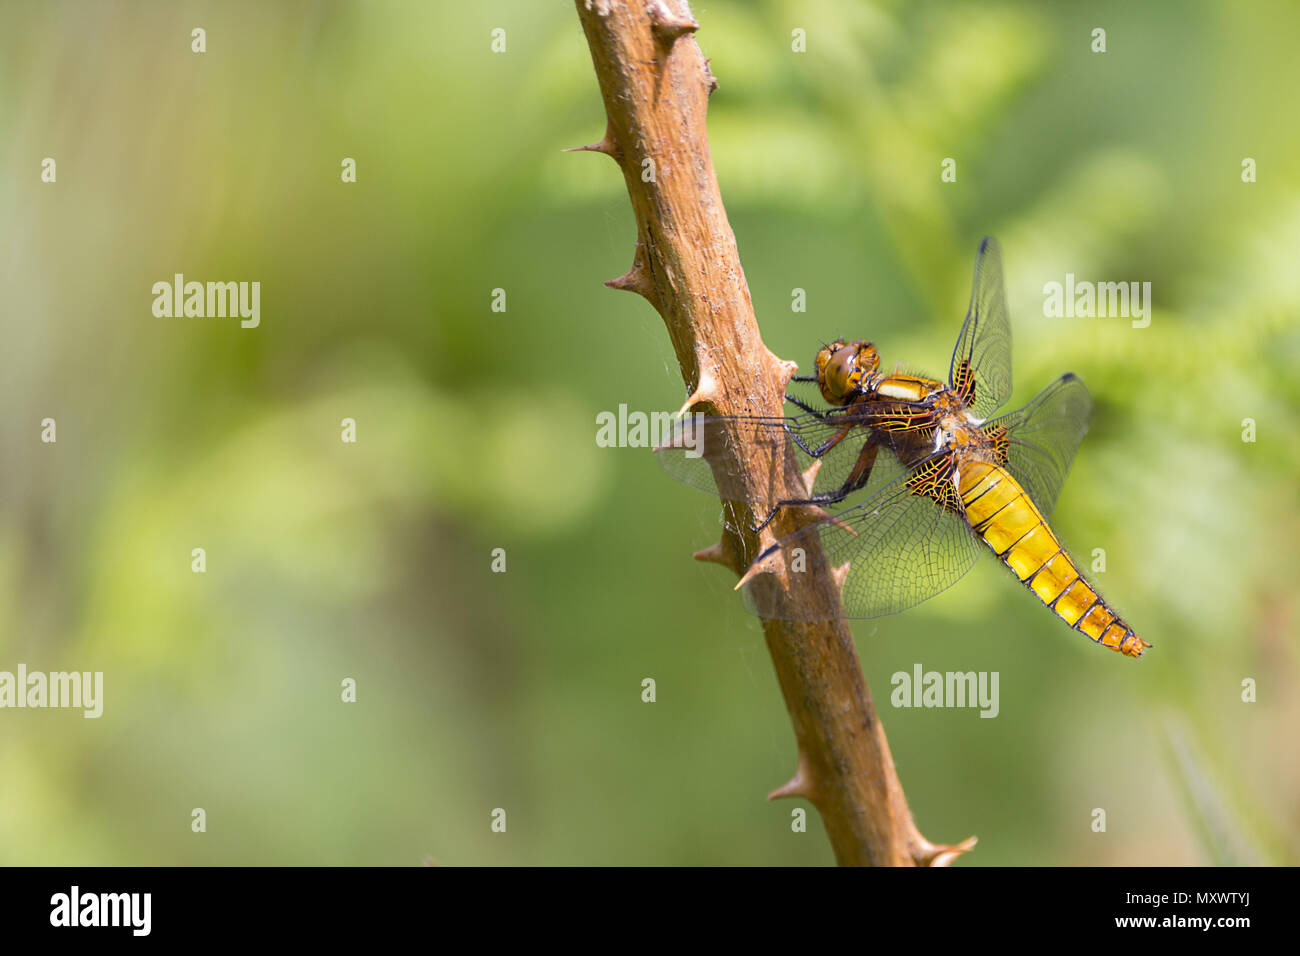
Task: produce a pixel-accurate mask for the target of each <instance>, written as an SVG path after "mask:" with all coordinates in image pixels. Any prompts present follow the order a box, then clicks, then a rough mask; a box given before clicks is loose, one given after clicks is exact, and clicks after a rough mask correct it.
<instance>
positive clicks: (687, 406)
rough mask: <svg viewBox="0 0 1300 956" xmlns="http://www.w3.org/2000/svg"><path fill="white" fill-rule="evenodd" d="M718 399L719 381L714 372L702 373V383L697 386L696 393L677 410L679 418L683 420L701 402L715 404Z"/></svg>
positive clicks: (688, 397)
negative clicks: (693, 406)
mask: <svg viewBox="0 0 1300 956" xmlns="http://www.w3.org/2000/svg"><path fill="white" fill-rule="evenodd" d="M717 399H718V380H717V379H716V378H714V376H713V373H712V372H700V382H699V384H698V385H696V386H695V391H693V392H691V394H690V395H689V396H687V398H686V401H685V402H683V403H682V407H681V408H679V409H677V417H678V418H681V417H682V416H683V415H685V414H686V413H687V412H688V411H690V410H691V406H692V405H698V404H699V403H700V402H709V403H710V404H713V403H715V402H716V401H717Z"/></svg>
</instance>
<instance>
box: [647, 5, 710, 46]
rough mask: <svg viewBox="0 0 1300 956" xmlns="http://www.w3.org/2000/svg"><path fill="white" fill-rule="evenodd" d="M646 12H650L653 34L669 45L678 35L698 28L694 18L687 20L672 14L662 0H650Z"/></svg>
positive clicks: (692, 31) (680, 35)
mask: <svg viewBox="0 0 1300 956" xmlns="http://www.w3.org/2000/svg"><path fill="white" fill-rule="evenodd" d="M648 12H649V14H650V28H651V29H652V30H653V31H654V33H655V36H656V37H658V38H659V39H661V40H664V41H666V42H667V43H668V44H669V45H670V46H671V45H672V44H673V43H675V42H676V41H677V39H678V38H679V37H682V36H685V35H686V34H688V33H694V32H695V31H696V30H698V29H699V28H700V25H699V24H698V23H696V22H695V21H694V20H688V19H686V18H685V17H679V16H677V15H676V14H674V13H673V12H672V11H671V10H669V9H668V7H667V6H665V5H664V2H663V0H651V2H650V9H649V11H648Z"/></svg>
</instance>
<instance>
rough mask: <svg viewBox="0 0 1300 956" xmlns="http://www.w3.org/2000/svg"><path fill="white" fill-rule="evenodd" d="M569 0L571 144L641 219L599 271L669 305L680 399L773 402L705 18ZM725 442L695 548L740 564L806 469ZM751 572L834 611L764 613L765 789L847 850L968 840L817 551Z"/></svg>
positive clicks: (860, 858) (663, 6)
mask: <svg viewBox="0 0 1300 956" xmlns="http://www.w3.org/2000/svg"><path fill="white" fill-rule="evenodd" d="M576 3H577V9H578V16H579V18H580V19H581V21H582V26H583V29H584V30H585V31H586V34H587V42H588V45H589V46H590V47H591V58H592V62H593V64H594V65H595V70H596V77H597V79H598V80H599V82H600V88H601V93H602V95H603V97H604V101H605V112H606V117H607V121H608V122H607V126H606V130H605V135H604V137H602V139H601V140H600V141H599V142H597V143H593V144H592V145H590V146H584V147H577V148H578V149H582V150H590V151H594V152H600V153H604V154H606V155H608V156H610V157H612V158H613V159H614V161H615V162H616V163H618V165H619V167H620V169H622V171H623V178H624V180H625V181H626V183H627V191H628V196H629V197H630V198H631V200H632V209H633V211H634V212H635V214H636V222H637V243H636V250H635V253H634V254H633V258H632V267H631V268H630V269H629V270H628V272H627V273H626V274H625V275H622V276H620V277H619V278H617V279H611V280H610V281H609V282H607V283H606V285H608V286H611V287H613V288H616V289H626V290H629V291H632V292H636V293H638V294H640V295H642V296H644V297H645V298H646V299H647V300H648V301H649V302H650V303H651V305H653V306H654V307H655V308H656V309H657V310H658V312H659V314H660V315H661V316H662V317H663V320H664V323H665V325H666V326H667V328H668V335H669V337H670V338H671V339H672V343H673V348H674V350H675V351H676V353H677V360H678V362H679V363H680V365H681V369H682V377H683V379H684V381H685V382H686V385H687V387H688V388H689V389H690V397H689V398H688V399H687V404H686V406H684V407H690V406H694V407H696V408H697V410H702V411H713V412H716V413H718V414H722V415H765V416H774V415H780V414H782V412H783V398H784V394H785V388H786V385H787V384H788V382H789V379H790V376H791V375H792V374H793V372H794V369H795V366H794V363H792V362H783V361H781V360H780V359H778V358H777V357H776V356H774V355H773V354H772V353H771V352H769V351H768V349H767V347H766V346H765V345H764V344H763V340H762V338H761V337H760V335H759V331H758V323H757V321H756V320H755V318H754V308H753V304H752V303H751V301H750V297H749V287H748V285H747V283H746V281H745V273H744V270H743V269H742V268H741V265H740V256H739V254H738V252H737V250H736V240H735V236H734V234H733V233H732V231H731V226H730V224H729V223H728V221H727V215H726V210H725V209H724V208H723V205H722V197H721V195H720V193H719V191H718V183H717V178H716V176H715V175H714V170H713V160H712V157H711V155H710V153H709V144H708V136H707V132H706V124H705V114H706V111H707V107H708V100H709V96H710V95H711V94H712V92H713V90H714V89H716V88H717V81H716V80H715V79H714V77H713V74H712V73H711V72H710V71H709V67H708V61H707V60H705V59H704V57H703V55H702V54H701V53H700V49H699V46H698V45H697V44H696V43H695V41H694V39H693V38H692V37H691V36H690V35H691V34H692V33H694V32H695V30H696V29H698V24H697V23H696V21H695V18H694V17H693V16H692V14H691V12H690V9H689V7H688V6H687V4H686V2H685V0H576ZM733 444H735V445H736V446H737V447H738V454H739V455H740V456H741V458H742V459H744V460H743V461H742V463H741V464H743V465H744V466H745V467H744V468H743V469H740V468H737V469H735V471H736V473H744V474H746V475H749V476H752V480H749V482H748V484H747V487H746V500H744V501H724V502H723V504H724V507H725V509H726V522H725V524H726V530H725V531H724V533H723V536H722V539H721V540H720V541H719V542H718V543H717V544H716V545H714V546H713V547H711V548H707V549H705V550H704V551H701V552H699V553H697V554H696V558H697V559H699V560H703V561H714V562H717V563H719V564H722V565H724V566H726V567H728V568H730V569H731V570H732V571H734V572H735V573H736V574H740V573H741V572H742V571H743V570H744V569H745V568H746V567H747V566H748V564H749V562H750V561H751V560H752V559H753V558H754V557H755V556H756V555H757V554H758V553H760V551H761V549H762V548H763V547H766V545H768V544H770V543H771V542H772V541H773V540H775V538H776V537H780V536H781V535H783V534H786V533H789V532H791V531H793V530H795V529H796V528H797V527H798V526H799V523H800V522H801V521H806V520H807V515H799V514H792V513H786V512H790V511H791V510H792V509H783V513H782V514H780V515H778V517H777V518H776V519H775V520H774V521H773V522H772V523H771V524H770V525H769V526H768V528H767V529H765V530H764V531H763V533H762V535H761V536H759V535H755V534H753V533H752V532H751V531H749V530H748V529H749V528H750V527H751V526H752V525H753V524H755V523H757V522H755V521H754V515H766V514H767V512H768V509H769V501H770V499H771V497H772V495H773V490H774V489H773V487H772V484H773V482H772V471H773V468H774V466H775V467H776V469H777V472H778V474H780V473H782V472H783V473H784V482H785V485H786V486H787V487H789V488H792V489H799V490H802V488H803V487H804V485H803V480H802V478H801V476H800V475H799V473H798V470H797V465H796V462H795V461H794V459H793V456H790V457H789V458H788V459H787V460H786V461H785V462H778V463H773V462H771V461H770V460H765V459H764V457H763V456H765V455H770V451H766V450H765V449H760V448H754V447H749V446H746V445H745V443H744V436H742V435H736V436H735V442H734V443H733ZM747 480H748V479H747ZM776 492H777V494H780V493H781V489H776ZM757 586H763V587H772V588H778V589H783V593H780V594H779V595H778V597H779V599H780V600H782V601H785V602H788V603H789V604H791V605H794V606H798V607H802V608H818V609H821V610H823V611H824V612H825V617H826V618H827V620H823V621H816V622H813V623H796V622H790V621H775V620H764V621H763V631H764V634H765V636H766V640H767V646H768V650H769V652H770V653H771V655H772V663H773V666H774V667H775V668H776V673H777V677H778V679H779V681H780V684H781V690H782V693H783V694H784V696H785V702H786V707H787V709H788V710H789V713H790V719H791V722H792V723H793V725H794V733H795V739H796V741H797V743H798V748H799V749H798V759H797V761H796V770H795V774H794V777H793V778H792V779H791V780H790V781H789V783H786V784H785V785H784V786H782V787H779V788H777V789H776V790H774V791H773V792H772V793H771V794H770V795H769V799H775V798H778V797H803V798H805V799H807V800H809V801H810V802H811V803H812V804H813V805H814V806H815V807H816V808H817V809H818V811H819V812H820V813H821V815H822V820H823V821H824V823H825V827H826V832H827V834H828V836H829V837H830V841H831V845H832V847H833V848H834V851H835V858H836V860H837V861H838V862H839V863H840V864H842V865H874V866H879V865H922V866H924V865H943V864H946V863H948V862H950V861H951V860H952V859H953V858H955V857H956V856H957V855H958V854H959V853H961V852H963V851H964V850H966V849H969V847H970V845H971V844H973V840H968V841H966V842H965V843H963V844H960V845H958V846H942V845H936V844H933V843H930V842H929V841H928V840H926V839H925V838H924V837H923V836H921V834H920V833H919V832H918V831H917V829H916V826H915V824H914V823H913V821H912V814H911V811H910V810H909V808H908V805H907V800H906V798H905V797H904V796H903V788H902V786H901V785H900V784H899V782H898V776H897V774H896V773H895V771H894V761H893V758H892V757H891V755H890V752H889V743H888V741H887V740H886V739H885V732H884V729H883V728H882V727H881V724H880V721H879V719H878V718H877V716H876V713H875V709H874V707H873V706H872V701H871V692H870V690H869V689H868V688H867V685H866V681H865V680H864V679H863V676H862V668H861V666H860V664H859V662H858V656H857V650H856V648H855V647H854V645H853V637H852V634H851V633H850V631H849V629H848V627H847V625H846V624H845V623H844V621H842V620H838V619H836V616H837V614H838V608H839V592H838V587H837V584H836V576H835V573H834V572H833V571H832V570H831V569H830V568H828V567H826V565H825V562H824V559H822V557H821V556H820V555H812V554H810V555H809V566H808V572H807V573H804V574H792V575H787V576H784V577H782V578H778V576H776V575H770V574H769V575H762V576H761V578H760V583H758V585H757ZM797 616H800V617H806V616H809V615H806V614H800V615H797Z"/></svg>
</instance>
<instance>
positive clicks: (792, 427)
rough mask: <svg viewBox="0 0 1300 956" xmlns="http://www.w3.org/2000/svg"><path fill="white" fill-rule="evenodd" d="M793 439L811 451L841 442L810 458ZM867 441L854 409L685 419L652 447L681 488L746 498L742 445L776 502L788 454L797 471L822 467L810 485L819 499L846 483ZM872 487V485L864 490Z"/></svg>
mask: <svg viewBox="0 0 1300 956" xmlns="http://www.w3.org/2000/svg"><path fill="white" fill-rule="evenodd" d="M794 436H798V438H799V440H800V441H801V442H802V443H803V444H804V445H805V446H807V447H808V448H810V449H813V450H816V449H818V448H820V447H821V446H822V445H824V444H825V443H827V442H828V441H830V440H832V439H834V438H835V437H837V436H842V438H841V440H840V441H839V442H838V443H837V444H835V445H834V446H833V447H831V448H830V449H828V450H827V451H826V452H825V453H824V454H823V455H822V456H821V457H820V458H814V457H812V456H811V455H809V454H808V453H806V452H805V451H803V450H802V449H801V448H800V447H799V445H798V444H797V443H796V442H795V441H794ZM871 439H872V433H871V430H870V429H869V428H868V427H867V426H866V425H865V424H863V423H862V421H861V416H860V414H858V413H857V412H855V411H854V410H852V409H849V410H845V411H843V412H836V413H834V417H833V418H831V419H830V420H826V419H822V418H819V417H818V416H816V415H812V414H803V415H793V416H789V417H782V418H741V417H733V416H722V415H688V416H686V417H684V418H681V419H678V420H675V421H674V422H673V428H672V434H671V435H670V436H669V437H668V438H667V439H666V440H665V441H664V442H663V444H661V445H659V446H658V447H657V448H655V455H656V457H657V458H658V459H659V464H660V465H661V466H662V467H663V469H664V471H666V472H668V474H670V475H671V476H672V477H674V478H676V479H677V480H678V481H680V482H682V483H683V484H686V485H690V486H691V487H692V488H698V489H699V490H701V491H705V492H709V493H710V494H716V495H720V496H721V497H723V498H730V499H744V498H745V497H746V491H745V489H746V484H747V476H746V473H745V471H744V469H742V468H741V467H740V462H741V461H742V459H741V457H740V456H739V455H738V454H737V450H738V447H739V445H740V444H746V445H748V446H749V447H750V448H751V449H753V450H754V451H755V453H756V461H755V466H756V473H757V474H758V475H761V476H762V478H761V479H760V480H762V481H766V482H767V483H768V490H769V492H770V493H771V497H772V498H773V499H775V498H777V497H780V494H779V492H778V489H779V478H780V476H781V474H782V473H783V471H782V470H783V468H784V462H785V455H786V454H787V453H790V454H793V455H794V456H795V460H796V462H797V463H798V466H799V469H800V470H801V471H806V470H807V469H808V468H809V467H810V466H811V465H812V464H813V463H814V462H815V461H820V462H821V464H820V465H819V466H818V470H817V473H816V477H815V479H814V481H813V493H814V494H818V493H821V492H825V491H833V490H835V489H838V488H840V487H841V486H842V485H843V484H844V483H845V481H846V480H847V479H848V477H849V475H850V474H851V473H852V471H853V469H854V466H855V465H856V464H857V462H858V458H859V456H860V455H861V454H862V449H863V446H864V445H865V444H866V443H867V442H868V441H869V440H871ZM880 457H882V458H883V457H884V456H883V455H882V456H880ZM875 484H876V482H875V481H874V480H873V481H872V482H871V484H870V485H868V487H871V486H872V485H875Z"/></svg>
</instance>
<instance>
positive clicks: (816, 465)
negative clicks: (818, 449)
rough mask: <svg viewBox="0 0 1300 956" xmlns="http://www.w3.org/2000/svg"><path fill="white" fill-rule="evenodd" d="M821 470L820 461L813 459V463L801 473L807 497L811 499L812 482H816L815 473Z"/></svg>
mask: <svg viewBox="0 0 1300 956" xmlns="http://www.w3.org/2000/svg"><path fill="white" fill-rule="evenodd" d="M821 470H822V459H820V458H814V459H813V463H812V464H811V465H809V466H808V467H807V469H806V470H805V471H804V473H803V486H804V490H805V492H806V493H807V495H808V497H810V498H811V497H812V490H813V482H815V481H816V480H817V472H819V471H821Z"/></svg>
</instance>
